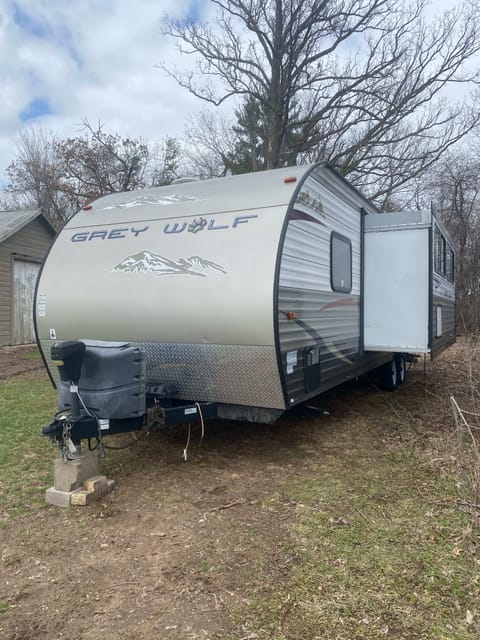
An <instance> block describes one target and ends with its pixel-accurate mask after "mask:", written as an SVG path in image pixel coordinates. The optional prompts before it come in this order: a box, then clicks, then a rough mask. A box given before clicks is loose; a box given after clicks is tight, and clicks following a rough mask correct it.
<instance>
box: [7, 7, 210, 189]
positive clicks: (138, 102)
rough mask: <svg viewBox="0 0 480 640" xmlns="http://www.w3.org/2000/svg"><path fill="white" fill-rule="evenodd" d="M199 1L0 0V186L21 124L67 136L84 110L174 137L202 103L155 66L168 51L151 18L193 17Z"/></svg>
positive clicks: (170, 56)
mask: <svg viewBox="0 0 480 640" xmlns="http://www.w3.org/2000/svg"><path fill="white" fill-rule="evenodd" d="M208 7H209V2H208V0H1V2H0V186H1V185H2V184H4V183H5V175H4V170H5V167H6V166H7V165H8V163H9V162H10V161H11V160H13V158H14V157H15V149H16V147H15V140H16V137H17V135H18V132H19V131H20V130H21V129H22V128H24V127H31V126H32V125H37V124H41V126H43V127H44V128H46V129H50V130H52V131H55V132H56V133H59V134H61V135H76V134H77V133H79V131H80V123H81V121H82V119H84V118H88V119H89V120H90V122H92V123H96V122H97V121H98V120H100V121H101V122H103V123H104V125H105V129H106V130H107V131H109V132H118V133H120V134H122V135H125V136H127V135H130V136H133V137H139V136H140V137H145V138H148V139H149V140H152V141H154V140H156V139H161V138H163V137H164V136H165V135H167V134H168V135H180V134H181V133H182V131H183V124H184V121H185V118H186V117H187V116H188V115H189V114H190V113H192V112H194V111H195V110H198V109H199V108H201V107H202V106H203V105H202V104H199V101H198V100H195V99H194V98H193V97H191V96H189V95H188V93H187V92H186V91H182V90H180V89H179V88H178V86H177V85H176V84H175V83H174V81H173V80H171V79H170V78H168V77H167V76H166V74H165V73H164V72H163V71H161V70H160V69H159V68H158V67H157V66H156V64H157V63H158V62H159V61H160V60H164V61H169V60H174V59H175V58H176V57H178V56H177V55H176V52H175V48H174V44H173V43H172V42H170V41H167V39H166V38H165V37H164V36H162V34H161V33H160V22H161V18H162V16H163V14H164V13H165V12H168V13H170V14H171V15H174V16H176V17H180V18H181V17H186V16H192V17H197V18H198V17H200V16H203V15H205V12H206V11H207V10H208ZM176 62H178V60H176ZM187 62H188V61H185V64H186V63H187Z"/></svg>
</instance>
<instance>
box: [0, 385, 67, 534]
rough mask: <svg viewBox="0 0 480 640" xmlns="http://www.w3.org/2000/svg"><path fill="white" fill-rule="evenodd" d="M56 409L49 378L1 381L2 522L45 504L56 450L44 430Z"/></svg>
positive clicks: (0, 514)
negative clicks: (42, 433) (32, 507)
mask: <svg viewBox="0 0 480 640" xmlns="http://www.w3.org/2000/svg"><path fill="white" fill-rule="evenodd" d="M55 411H56V392H55V390H54V389H52V386H51V384H50V382H49V381H48V380H43V379H42V380H17V381H15V382H6V383H0V469H1V470H2V471H1V475H0V524H1V522H2V521H4V520H5V519H6V518H9V517H12V516H14V515H15V514H17V513H21V512H24V511H25V510H27V509H29V508H31V506H32V504H35V503H36V504H39V503H44V500H45V488H46V487H47V486H49V485H50V484H51V480H52V477H51V476H52V451H51V445H50V444H49V442H48V440H47V439H46V438H44V437H43V436H42V435H41V429H42V427H43V426H45V425H46V424H48V423H49V422H50V420H51V417H52V415H53V414H54V413H55Z"/></svg>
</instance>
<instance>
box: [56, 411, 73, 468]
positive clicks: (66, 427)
mask: <svg viewBox="0 0 480 640" xmlns="http://www.w3.org/2000/svg"><path fill="white" fill-rule="evenodd" d="M71 434H72V423H71V422H70V421H69V420H65V421H64V423H63V428H62V443H61V444H60V443H59V445H58V446H59V448H60V455H61V457H62V460H63V462H67V461H68V459H69V458H68V453H69V446H68V443H69V442H71V438H70V436H71Z"/></svg>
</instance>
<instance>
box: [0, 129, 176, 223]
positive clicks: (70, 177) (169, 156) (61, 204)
mask: <svg viewBox="0 0 480 640" xmlns="http://www.w3.org/2000/svg"><path fill="white" fill-rule="evenodd" d="M179 157H180V148H179V145H178V143H177V141H176V140H175V139H174V138H166V139H165V140H164V141H163V144H159V143H158V144H156V145H151V144H148V143H147V142H145V141H143V140H141V139H137V138H133V139H132V138H122V137H121V136H119V135H118V134H112V133H106V132H105V131H104V129H103V125H102V124H101V123H98V125H97V126H96V127H93V126H92V125H91V124H90V123H89V122H88V120H85V121H84V123H83V134H82V135H79V136H77V137H75V138H67V139H61V138H59V137H58V136H56V135H54V134H52V133H50V132H48V131H44V130H42V129H35V128H33V129H29V130H26V131H23V132H22V133H21V134H20V137H19V141H18V156H17V158H16V159H15V160H14V161H13V162H12V163H10V165H9V166H8V168H7V175H8V177H9V179H10V183H9V185H8V187H7V189H6V192H5V194H4V199H5V198H6V199H7V201H9V202H17V203H18V202H29V203H31V204H32V205H33V206H36V207H39V208H40V209H41V210H42V212H43V213H45V215H46V216H47V217H48V218H49V220H50V221H51V222H52V223H53V224H54V225H55V226H57V227H58V226H60V225H61V224H62V223H63V222H64V221H65V220H67V219H68V218H69V217H70V216H71V215H72V214H73V213H74V212H75V211H76V210H78V209H79V208H80V207H81V206H83V205H84V204H85V203H86V202H88V201H90V200H92V199H94V198H97V197H99V196H101V195H104V194H106V193H114V192H118V191H131V190H133V189H137V188H141V187H149V186H157V185H160V184H168V183H170V182H171V181H172V180H173V179H174V178H175V177H176V176H177V169H178V164H179Z"/></svg>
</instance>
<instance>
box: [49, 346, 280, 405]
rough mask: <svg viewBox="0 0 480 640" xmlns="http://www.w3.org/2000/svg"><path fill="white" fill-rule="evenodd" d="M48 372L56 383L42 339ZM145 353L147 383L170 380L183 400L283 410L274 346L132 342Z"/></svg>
mask: <svg viewBox="0 0 480 640" xmlns="http://www.w3.org/2000/svg"><path fill="white" fill-rule="evenodd" d="M40 342H41V347H42V350H43V352H44V354H45V355H46V358H47V364H48V368H49V370H50V373H51V375H52V377H53V379H54V380H55V382H56V383H57V384H58V381H59V376H58V370H57V367H55V366H54V365H53V364H51V363H50V362H49V355H50V349H51V346H52V344H54V342H55V341H54V340H41V341H40ZM130 344H132V345H136V346H139V347H141V348H142V349H144V350H145V355H146V358H145V360H146V365H147V371H146V382H147V384H156V383H157V384H158V383H164V384H168V383H169V384H174V385H175V386H176V388H177V389H178V397H179V398H182V399H185V400H203V401H207V402H224V403H227V404H241V405H246V406H253V407H268V408H271V409H284V408H285V403H284V399H283V393H282V386H281V382H280V377H279V375H278V365H277V358H276V355H275V348H274V347H262V346H260V347H257V346H241V345H212V344H176V343H169V344H164V343H152V342H131V343H130Z"/></svg>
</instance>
